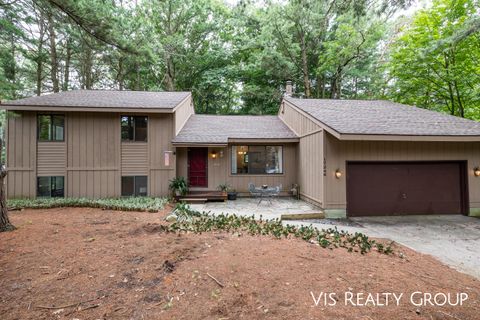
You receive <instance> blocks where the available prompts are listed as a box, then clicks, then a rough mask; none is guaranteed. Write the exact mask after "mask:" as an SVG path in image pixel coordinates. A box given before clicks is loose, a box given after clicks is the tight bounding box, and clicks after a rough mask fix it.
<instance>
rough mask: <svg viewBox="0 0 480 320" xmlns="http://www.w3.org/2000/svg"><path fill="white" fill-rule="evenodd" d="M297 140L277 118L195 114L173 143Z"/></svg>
mask: <svg viewBox="0 0 480 320" xmlns="http://www.w3.org/2000/svg"><path fill="white" fill-rule="evenodd" d="M291 138H297V135H295V133H293V132H292V131H291V130H290V129H289V128H288V127H287V126H286V125H285V123H283V121H282V120H280V118H278V117H277V116H243V115H242V116H240V115H238V116H237V115H233V116H226V115H202V114H193V115H192V116H190V118H189V119H188V121H187V123H186V124H185V126H184V127H183V128H182V130H181V131H180V132H179V133H178V135H177V136H176V137H175V139H174V140H173V143H213V144H224V143H227V142H228V139H291Z"/></svg>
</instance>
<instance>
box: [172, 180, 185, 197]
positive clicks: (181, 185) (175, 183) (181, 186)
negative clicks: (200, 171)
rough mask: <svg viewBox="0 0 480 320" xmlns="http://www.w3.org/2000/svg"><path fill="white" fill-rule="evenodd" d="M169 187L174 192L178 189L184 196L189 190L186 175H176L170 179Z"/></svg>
mask: <svg viewBox="0 0 480 320" xmlns="http://www.w3.org/2000/svg"><path fill="white" fill-rule="evenodd" d="M168 188H169V189H170V191H171V192H172V193H176V192H177V191H178V192H179V193H180V195H182V196H184V195H186V194H187V192H188V184H187V180H185V178H184V177H175V178H173V179H172V180H170V184H169V185H168Z"/></svg>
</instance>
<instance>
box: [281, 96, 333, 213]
mask: <svg viewBox="0 0 480 320" xmlns="http://www.w3.org/2000/svg"><path fill="white" fill-rule="evenodd" d="M278 116H279V117H280V119H282V120H283V121H284V122H285V123H286V124H287V126H288V127H290V129H291V130H292V131H294V132H295V133H296V134H297V135H298V136H299V137H300V142H299V143H298V152H297V158H298V159H297V162H298V169H297V174H298V179H297V183H298V184H299V185H300V195H301V196H302V198H304V199H305V200H307V201H310V202H313V203H314V204H317V205H320V206H322V205H323V199H324V188H323V186H324V182H323V179H324V177H323V159H324V155H323V151H324V150H323V131H322V129H321V127H320V126H319V125H318V124H316V123H315V122H313V121H312V120H310V119H309V118H308V117H307V116H305V115H304V114H302V113H301V112H300V111H298V110H297V109H296V108H294V107H293V106H292V105H291V104H290V103H288V102H287V101H284V102H283V103H282V105H281V107H280V110H279V113H278Z"/></svg>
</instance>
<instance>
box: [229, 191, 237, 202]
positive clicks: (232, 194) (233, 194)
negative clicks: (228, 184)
mask: <svg viewBox="0 0 480 320" xmlns="http://www.w3.org/2000/svg"><path fill="white" fill-rule="evenodd" d="M227 199H228V200H237V190H235V189H230V190H229V191H228V192H227Z"/></svg>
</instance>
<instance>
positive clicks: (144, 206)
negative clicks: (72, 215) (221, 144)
mask: <svg viewBox="0 0 480 320" xmlns="http://www.w3.org/2000/svg"><path fill="white" fill-rule="evenodd" d="M167 203H168V199H167V198H150V197H136V198H110V199H86V198H37V199H8V200H7V206H8V208H9V210H19V209H27V208H31V209H48V208H61V207H88V208H101V209H106V210H120V211H148V212H157V211H158V210H162V209H163V208H164V207H165V205H166V204H167Z"/></svg>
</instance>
